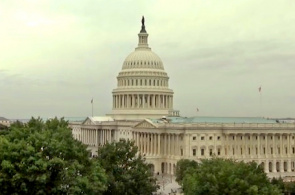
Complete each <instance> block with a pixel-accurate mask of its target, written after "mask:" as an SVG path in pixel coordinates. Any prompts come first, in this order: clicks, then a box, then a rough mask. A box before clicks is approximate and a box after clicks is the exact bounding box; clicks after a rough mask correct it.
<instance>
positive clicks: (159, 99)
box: [157, 94, 161, 109]
mask: <svg viewBox="0 0 295 195" xmlns="http://www.w3.org/2000/svg"><path fill="white" fill-rule="evenodd" d="M157 101H158V109H159V108H161V98H160V94H159V95H158V100H157Z"/></svg>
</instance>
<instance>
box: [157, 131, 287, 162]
mask: <svg viewBox="0 0 295 195" xmlns="http://www.w3.org/2000/svg"><path fill="white" fill-rule="evenodd" d="M157 138H158V153H157V154H158V155H160V154H161V140H160V138H161V135H160V134H157ZM290 163H291V161H290Z"/></svg>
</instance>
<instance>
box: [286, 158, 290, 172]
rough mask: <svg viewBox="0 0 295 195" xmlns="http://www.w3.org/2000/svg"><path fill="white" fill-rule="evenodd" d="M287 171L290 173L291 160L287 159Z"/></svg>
mask: <svg viewBox="0 0 295 195" xmlns="http://www.w3.org/2000/svg"><path fill="white" fill-rule="evenodd" d="M287 171H288V172H291V159H288V162H287Z"/></svg>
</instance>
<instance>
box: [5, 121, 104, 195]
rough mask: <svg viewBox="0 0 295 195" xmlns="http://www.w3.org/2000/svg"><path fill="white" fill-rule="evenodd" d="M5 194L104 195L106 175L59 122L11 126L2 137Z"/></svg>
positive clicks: (38, 122) (69, 131)
mask: <svg viewBox="0 0 295 195" xmlns="http://www.w3.org/2000/svg"><path fill="white" fill-rule="evenodd" d="M0 162H1V164H0V186H1V194H102V192H103V191H104V190H105V189H106V175H105V172H104V170H103V169H102V168H101V167H100V165H99V163H98V162H97V161H93V160H91V159H90V158H89V152H88V151H87V150H86V146H85V145H83V144H82V143H81V142H79V141H76V140H74V139H73V137H72V132H71V130H70V129H69V128H68V123H67V122H66V121H65V120H63V119H61V120H58V119H57V118H55V119H52V120H48V121H46V122H43V121H42V120H41V119H40V118H38V119H35V118H32V119H31V120H30V121H29V122H28V123H27V124H25V125H23V124H21V123H16V124H13V125H11V127H10V129H9V130H8V132H7V133H5V134H4V135H2V136H0Z"/></svg>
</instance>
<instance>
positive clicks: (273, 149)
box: [272, 134, 277, 156]
mask: <svg viewBox="0 0 295 195" xmlns="http://www.w3.org/2000/svg"><path fill="white" fill-rule="evenodd" d="M275 140H276V136H275V134H273V137H272V152H273V156H275V154H276V151H277V146H276V141H275Z"/></svg>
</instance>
